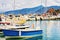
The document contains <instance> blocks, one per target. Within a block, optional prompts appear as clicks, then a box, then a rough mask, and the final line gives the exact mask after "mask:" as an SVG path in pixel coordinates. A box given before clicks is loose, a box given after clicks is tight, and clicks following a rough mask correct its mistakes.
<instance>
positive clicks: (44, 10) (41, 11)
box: [35, 6, 60, 13]
mask: <svg viewBox="0 0 60 40" xmlns="http://www.w3.org/2000/svg"><path fill="white" fill-rule="evenodd" d="M50 8H53V9H55V10H57V9H60V6H49V7H43V8H41V9H39V10H37V11H35V12H36V13H38V12H39V13H46V12H47V11H48V10H49V9H50Z"/></svg>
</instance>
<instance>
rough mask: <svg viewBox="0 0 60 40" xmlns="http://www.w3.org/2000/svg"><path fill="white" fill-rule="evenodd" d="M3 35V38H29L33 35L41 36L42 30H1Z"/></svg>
mask: <svg viewBox="0 0 60 40" xmlns="http://www.w3.org/2000/svg"><path fill="white" fill-rule="evenodd" d="M3 33H4V35H5V36H20V37H28V36H29V37H31V36H35V35H40V34H42V33H43V32H42V30H25V31H21V30H19V31H18V30H9V29H3Z"/></svg>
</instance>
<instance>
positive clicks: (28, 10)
mask: <svg viewBox="0 0 60 40" xmlns="http://www.w3.org/2000/svg"><path fill="white" fill-rule="evenodd" d="M50 8H54V9H55V10H57V9H60V6H49V7H44V6H42V5H40V6H37V7H34V8H24V9H20V10H12V11H7V12H5V13H4V14H30V13H40V14H42V13H45V12H46V11H47V10H49V9H50Z"/></svg>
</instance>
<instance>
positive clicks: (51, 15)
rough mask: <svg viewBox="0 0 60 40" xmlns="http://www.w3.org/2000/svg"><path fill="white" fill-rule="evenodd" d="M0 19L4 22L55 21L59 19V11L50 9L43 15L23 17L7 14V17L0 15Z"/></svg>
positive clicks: (26, 15)
mask: <svg viewBox="0 0 60 40" xmlns="http://www.w3.org/2000/svg"><path fill="white" fill-rule="evenodd" d="M0 17H1V18H2V19H3V18H4V19H5V20H9V21H10V20H12V19H14V20H19V19H21V18H22V19H25V20H27V21H31V20H35V21H37V20H57V19H60V9H57V10H55V9H53V8H50V9H49V10H47V12H46V13H43V14H37V13H35V14H33V13H31V14H25V15H22V14H17V15H14V14H8V15H4V14H0Z"/></svg>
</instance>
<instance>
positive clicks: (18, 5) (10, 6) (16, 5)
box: [0, 0, 60, 11]
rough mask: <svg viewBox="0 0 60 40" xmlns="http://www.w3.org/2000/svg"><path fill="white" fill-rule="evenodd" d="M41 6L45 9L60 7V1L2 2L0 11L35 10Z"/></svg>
mask: <svg viewBox="0 0 60 40" xmlns="http://www.w3.org/2000/svg"><path fill="white" fill-rule="evenodd" d="M14 1H15V2H14ZM39 5H43V6H45V7H46V6H53V5H55V6H56V5H57V6H60V1H59V0H0V11H9V10H17V9H23V8H33V7H37V6H39Z"/></svg>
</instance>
